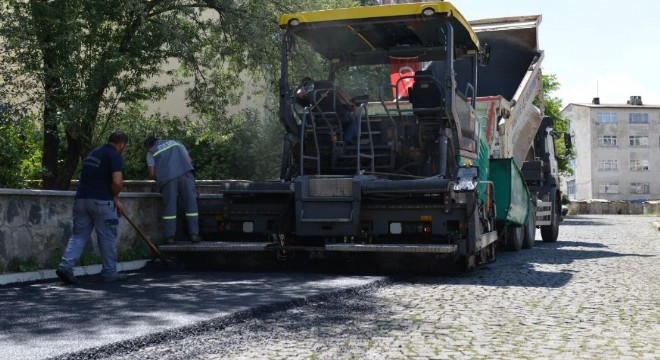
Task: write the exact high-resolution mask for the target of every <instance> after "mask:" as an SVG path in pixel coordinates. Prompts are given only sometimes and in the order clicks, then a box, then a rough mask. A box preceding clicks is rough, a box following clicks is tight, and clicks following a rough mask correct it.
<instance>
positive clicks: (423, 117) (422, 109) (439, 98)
mask: <svg viewBox="0 0 660 360" xmlns="http://www.w3.org/2000/svg"><path fill="white" fill-rule="evenodd" d="M408 95H409V96H410V103H411V104H412V107H413V113H414V114H415V115H417V120H418V121H431V122H438V121H440V120H441V119H442V118H443V117H444V116H445V110H444V103H445V101H444V94H443V92H442V89H441V87H440V82H439V81H438V80H437V79H436V78H435V77H434V76H433V73H432V72H431V71H430V70H420V71H417V72H416V73H415V83H414V84H413V86H412V88H410V89H409V90H408Z"/></svg>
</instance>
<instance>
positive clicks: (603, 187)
mask: <svg viewBox="0 0 660 360" xmlns="http://www.w3.org/2000/svg"><path fill="white" fill-rule="evenodd" d="M598 193H599V194H618V193H619V184H618V183H603V184H600V185H598Z"/></svg>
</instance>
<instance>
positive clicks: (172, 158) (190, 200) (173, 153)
mask: <svg viewBox="0 0 660 360" xmlns="http://www.w3.org/2000/svg"><path fill="white" fill-rule="evenodd" d="M143 145H144V148H145V149H146V150H147V168H148V171H149V177H151V178H152V179H154V180H156V184H158V188H159V190H160V193H161V196H162V198H163V233H164V236H165V243H166V244H172V243H174V236H175V235H176V223H177V221H176V219H177V198H178V197H181V200H182V203H183V207H184V211H185V216H186V223H187V225H188V233H189V234H190V241H192V242H199V241H201V238H200V236H199V223H198V219H199V215H198V212H197V191H196V189H195V176H194V175H193V170H194V168H193V165H192V159H191V158H190V155H189V154H188V150H187V149H186V147H185V146H183V144H181V143H180V142H178V141H176V140H159V139H157V138H156V137H154V136H149V137H147V138H146V139H145V140H144V143H143Z"/></svg>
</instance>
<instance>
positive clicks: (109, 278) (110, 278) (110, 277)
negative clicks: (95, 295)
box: [101, 273, 128, 283]
mask: <svg viewBox="0 0 660 360" xmlns="http://www.w3.org/2000/svg"><path fill="white" fill-rule="evenodd" d="M126 279H128V276H126V274H120V273H116V274H113V275H106V276H102V277H101V281H103V282H106V283H109V282H115V281H122V280H126Z"/></svg>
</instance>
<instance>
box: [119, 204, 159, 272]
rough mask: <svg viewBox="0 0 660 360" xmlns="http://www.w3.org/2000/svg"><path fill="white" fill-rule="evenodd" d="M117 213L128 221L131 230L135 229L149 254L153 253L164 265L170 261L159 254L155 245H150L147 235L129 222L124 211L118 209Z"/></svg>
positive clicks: (131, 221) (129, 219)
mask: <svg viewBox="0 0 660 360" xmlns="http://www.w3.org/2000/svg"><path fill="white" fill-rule="evenodd" d="M119 213H120V214H121V215H122V216H123V217H124V218H125V219H126V220H127V221H128V223H129V224H131V226H132V227H133V229H135V231H137V233H138V234H139V235H140V237H141V238H142V240H144V242H145V243H147V246H148V247H149V250H151V252H152V253H154V255H156V257H157V258H159V259H161V260H162V261H163V262H165V263H167V262H170V261H171V260H170V259H168V258H167V257H165V255H163V253H161V252H160V250H158V247H157V246H156V245H154V243H152V242H151V240H149V238H148V237H147V235H146V234H145V233H144V232H143V231H142V230H141V229H140V228H139V227H137V225H135V223H134V222H133V220H131V218H130V217H128V215H127V214H126V211H124V210H122V209H119Z"/></svg>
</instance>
